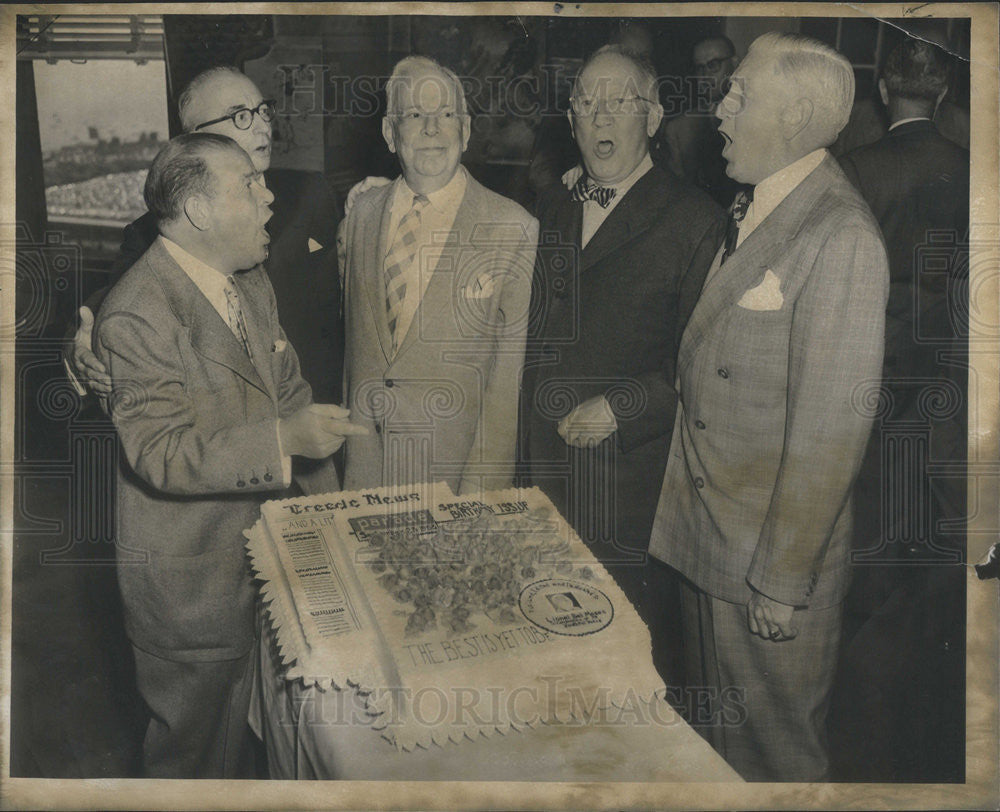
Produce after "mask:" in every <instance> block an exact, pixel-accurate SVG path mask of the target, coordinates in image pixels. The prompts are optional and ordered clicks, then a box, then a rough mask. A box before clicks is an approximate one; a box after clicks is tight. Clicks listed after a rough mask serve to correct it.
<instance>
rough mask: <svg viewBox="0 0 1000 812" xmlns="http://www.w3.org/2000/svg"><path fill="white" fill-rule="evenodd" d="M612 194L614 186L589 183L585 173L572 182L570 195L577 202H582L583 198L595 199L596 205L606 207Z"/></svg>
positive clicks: (612, 196) (613, 194)
mask: <svg viewBox="0 0 1000 812" xmlns="http://www.w3.org/2000/svg"><path fill="white" fill-rule="evenodd" d="M614 196H615V188H614V187H613V186H599V185H598V184H596V183H591V182H590V180H589V179H588V178H587V176H586V175H580V179H579V180H578V181H577V182H576V183H575V184H573V191H572V197H573V199H574V200H575V201H577V202H578V203H582V202H583V201H584V200H595V201H597V205H599V206H600V207H601V208H602V209H606V208H607V207H608V204H609V203H610V202H611V201H612V199H613V198H614Z"/></svg>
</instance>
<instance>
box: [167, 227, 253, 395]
mask: <svg viewBox="0 0 1000 812" xmlns="http://www.w3.org/2000/svg"><path fill="white" fill-rule="evenodd" d="M151 250H152V251H155V254H154V256H153V257H151V258H150V259H151V263H152V264H153V267H154V268H155V269H156V274H157V277H158V278H159V281H160V284H161V286H162V287H163V291H164V294H165V295H166V298H167V301H168V302H169V303H170V307H171V309H172V310H173V312H174V315H175V316H176V317H177V319H178V321H180V322H181V324H184V325H185V326H186V327H187V328H188V330H189V331H190V337H191V346H192V347H194V349H195V351H196V352H198V353H199V354H200V355H203V356H204V357H205V358H208V359H210V360H212V361H214V362H215V363H217V364H222V366H224V367H228V368H229V369H231V370H232V371H233V372H235V373H236V374H237V375H239V376H240V377H241V378H243V379H244V380H245V381H246V382H247V383H249V384H250V385H251V386H254V387H256V388H257V389H260V390H261V391H262V392H265V393H267V394H270V391H269V390H268V388H267V385H266V384H265V383H264V380H263V378H261V376H260V373H259V372H258V371H257V369H256V367H255V366H254V365H253V364H252V363H251V362H250V358H249V357H248V356H247V354H246V351H245V350H244V349H243V345H242V343H241V342H240V341H239V339H237V338H236V336H234V335H233V333H232V330H230V329H229V325H228V324H226V322H224V321H223V320H222V317H221V316H219V314H218V312H217V311H216V310H215V308H214V307H212V305H211V303H209V301H208V299H206V298H205V296H204V294H203V293H202V292H201V291H200V290H199V289H198V286H197V285H195V283H194V282H192V281H191V279H190V277H188V275H187V274H186V273H184V270H183V269H182V268H181V267H180V265H178V264H177V263H176V262H175V261H174V258H173V257H172V256H170V254H169V253H168V252H167V249H166V248H165V247H164V246H163V243H162V242H160V241H159V240H157V241H156V242H155V243H154V244H153V248H152V249H151ZM241 304H242V303H241ZM244 318H246V313H245V312H244ZM248 329H249V325H248ZM257 333H258V335H259V329H258V331H257Z"/></svg>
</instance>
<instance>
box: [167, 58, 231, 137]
mask: <svg viewBox="0 0 1000 812" xmlns="http://www.w3.org/2000/svg"><path fill="white" fill-rule="evenodd" d="M225 74H232V75H233V76H241V77H243V78H244V79H245V78H247V76H246V74H245V73H243V71H241V70H239V69H237V68H234V67H233V66H232V65H220V66H218V67H215V68H209V69H208V70H203V71H202V72H201V73H199V74H198V75H197V76H195V77H194V79H192V80H191V81H190V82H188V83H187V84H186V85H185V86H184V89H183V90H182V91H181V94H180V95H179V96H178V97H177V116H178V118H180V120H181V129H182V130H184V132H186V133H189V132H191V131H192V130H193V129H194V128H195V127H197V126H198V125H199V124H201V122H200V121H193V120H192V119H191V117H190V115H189V114H190V110H191V102H192V101H193V100H194V97H195V96H196V95H197V94H198V92H199V91H201V89H202V88H204V87H205V85H207V84H208V83H209V82H211V81H212V80H213V79H215V78H216V77H217V76H223V75H225Z"/></svg>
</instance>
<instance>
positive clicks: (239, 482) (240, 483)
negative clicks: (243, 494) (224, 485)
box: [236, 479, 247, 488]
mask: <svg viewBox="0 0 1000 812" xmlns="http://www.w3.org/2000/svg"><path fill="white" fill-rule="evenodd" d="M246 486H247V483H246V482H244V481H243V480H242V479H237V480H236V487H237V488H245V487H246Z"/></svg>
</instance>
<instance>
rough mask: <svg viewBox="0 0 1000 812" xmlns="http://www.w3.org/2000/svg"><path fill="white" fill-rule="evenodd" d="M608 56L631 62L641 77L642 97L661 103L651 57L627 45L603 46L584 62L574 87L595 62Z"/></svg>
mask: <svg viewBox="0 0 1000 812" xmlns="http://www.w3.org/2000/svg"><path fill="white" fill-rule="evenodd" d="M608 54H614V55H616V56H620V57H621V58H622V59H624V60H626V61H627V62H630V63H631V65H632V67H633V68H634V69H635V72H636V73H637V74H638V75H639V82H640V85H641V86H640V87H638V88H636V90H637V91H638V92H639V94H640V95H641V96H643V97H644V98H647V99H649V100H651V101H652V102H654V103H655V102H658V101H659V87H658V82H657V79H656V68H654V67H653V63H652V62H650V60H649V57H647V56H646V55H645V54H641V53H639V52H638V51H635V50H633V49H632V48H628V47H627V46H625V45H618V44H615V43H612V44H611V45H602V46H601V47H600V48H598V49H597V50H596V51H594V52H593V53H592V54H591V55H590V56H588V57H587V58H586V59H585V60H584V62H583V65H582V67H581V68H580V71H579V73H577V75H576V80H575V81H574V82H573V86H574V87H576V83H577V82H579V81H580V76H581V75H583V72H584V71H585V70H586V69H587V68H588V67H589V66H590V64H591V63H592V62H593V61H594V60H596V59H597V58H599V57H601V56H607V55H608Z"/></svg>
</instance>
